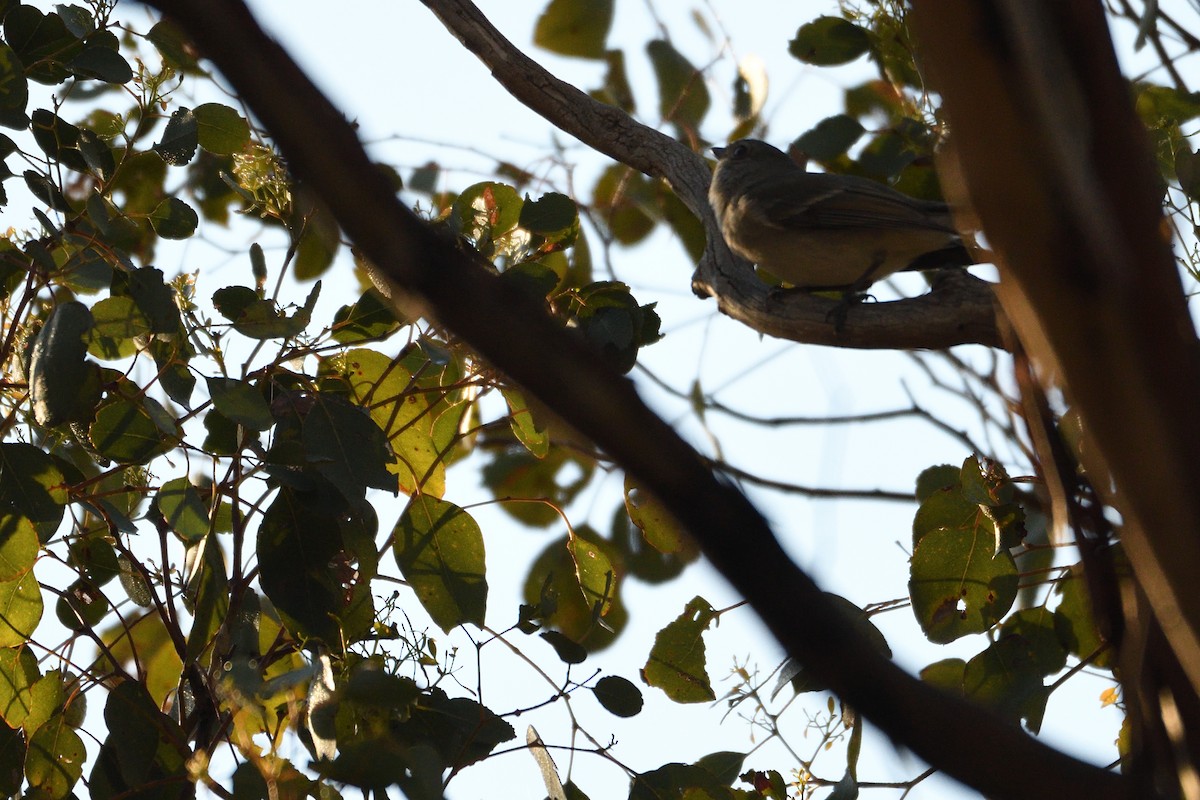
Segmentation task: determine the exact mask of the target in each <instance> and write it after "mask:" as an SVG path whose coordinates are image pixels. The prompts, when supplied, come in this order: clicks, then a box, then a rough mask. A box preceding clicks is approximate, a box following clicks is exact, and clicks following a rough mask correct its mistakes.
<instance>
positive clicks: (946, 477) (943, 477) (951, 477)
mask: <svg viewBox="0 0 1200 800" xmlns="http://www.w3.org/2000/svg"><path fill="white" fill-rule="evenodd" d="M958 479H959V467H956V466H954V465H953V464H939V465H938V466H936V467H928V468H926V469H925V470H923V471H922V472H921V474H920V475H918V476H917V489H916V496H917V502H919V503H924V502H925V501H926V500H928V499H929V498H930V496H932V495H933V493H934V492H936V491H937V490H939V489H948V488H952V487H955V486H957V485H958ZM913 538H914V541H915V540H917V539H919V538H920V537H919V536H914V537H913Z"/></svg>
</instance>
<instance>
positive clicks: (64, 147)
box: [30, 108, 87, 172]
mask: <svg viewBox="0 0 1200 800" xmlns="http://www.w3.org/2000/svg"><path fill="white" fill-rule="evenodd" d="M30 119H31V125H30V132H31V133H32V134H33V139H34V141H35V142H37V145H38V147H40V148H41V149H42V152H43V153H45V154H46V155H48V156H49V157H50V158H51V159H53V160H55V161H61V162H62V163H63V164H65V165H66V166H68V167H70V168H71V169H73V170H76V171H77V172H84V171H86V170H87V162H86V161H85V160H84V158H83V153H81V152H79V150H78V145H79V128H76V127H75V126H74V125H72V124H70V123H69V122H67V121H66V120H64V119H63V118H62V117H60V116H58V115H57V114H55V113H54V112H52V111H47V110H46V109H44V108H39V109H37V110H36V111H34V112H33V114H32V115H31V117H30Z"/></svg>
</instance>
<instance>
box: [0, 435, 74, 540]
mask: <svg viewBox="0 0 1200 800" xmlns="http://www.w3.org/2000/svg"><path fill="white" fill-rule="evenodd" d="M67 499H68V494H67V485H66V479H65V478H64V477H63V474H62V472H61V471H60V470H59V468H58V467H57V466H56V465H55V463H54V460H53V459H52V458H50V456H48V455H46V453H45V452H43V451H42V450H41V449H40V448H37V447H34V446H33V445H31V444H24V443H20V442H7V443H4V444H0V508H3V510H4V511H6V512H8V513H16V514H19V515H21V516H24V517H27V518H28V519H29V520H30V521H32V522H33V524H34V526H35V527H36V528H37V531H38V539H39V540H40V541H42V542H45V541H48V540H49V539H50V537H51V536H53V535H54V533H55V531H57V530H58V526H59V523H60V522H61V521H62V518H63V513H64V512H65V510H66V509H65V506H66V502H67Z"/></svg>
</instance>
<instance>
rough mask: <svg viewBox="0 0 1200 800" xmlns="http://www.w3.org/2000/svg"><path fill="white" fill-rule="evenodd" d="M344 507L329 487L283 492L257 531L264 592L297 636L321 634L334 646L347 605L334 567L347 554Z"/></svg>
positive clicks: (337, 639)
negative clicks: (341, 521) (342, 520)
mask: <svg viewBox="0 0 1200 800" xmlns="http://www.w3.org/2000/svg"><path fill="white" fill-rule="evenodd" d="M341 507H344V502H343V501H340V499H339V498H338V496H337V495H336V493H335V492H334V491H333V490H332V489H331V488H329V487H325V488H323V489H321V490H319V491H301V490H298V489H292V488H290V487H286V486H285V487H283V488H281V489H280V490H279V493H278V494H277V495H276V497H275V500H274V501H273V502H272V503H271V505H270V506H269V507H268V508H267V510H266V512H264V514H263V519H262V524H261V525H260V526H259V530H258V546H257V553H258V563H259V570H260V573H261V577H260V579H259V580H260V583H261V585H262V590H263V593H264V594H266V596H267V597H268V598H269V599H270V601H271V602H272V603H273V604H274V605H275V608H276V609H277V610H278V611H279V614H280V616H281V617H282V618H283V619H284V621H285V622H286V623H287V625H288V627H289V628H290V629H291V630H293V631H294V632H296V633H298V634H300V635H303V636H316V637H319V638H321V639H322V640H324V641H325V643H326V644H327V645H328V646H330V647H334V646H335V645H336V644H337V643H338V642H339V641H340V639H341V634H340V629H339V625H338V620H339V617H340V615H341V614H342V612H343V611H344V610H345V609H346V607H347V598H346V597H345V588H344V587H343V586H342V584H341V581H340V580H339V578H338V576H337V575H336V574H334V573H333V571H332V570H331V569H330V568H329V565H330V563H331V562H333V561H334V560H335V559H336V558H337V557H338V554H339V553H341V552H342V550H343V547H344V545H343V543H342V537H341V532H340V529H339V525H338V511H339V508H341Z"/></svg>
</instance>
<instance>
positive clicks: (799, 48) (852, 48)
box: [788, 17, 871, 67]
mask: <svg viewBox="0 0 1200 800" xmlns="http://www.w3.org/2000/svg"><path fill="white" fill-rule="evenodd" d="M870 48H871V37H870V35H869V34H868V33H867V32H866V31H865V30H863V29H862V28H860V27H858V26H857V25H855V24H854V23H852V22H849V21H848V20H844V19H842V18H841V17H817V18H816V19H815V20H813V21H812V22H809V23H806V24H804V25H802V26H800V30H799V31H797V32H796V38H795V39H792V40H791V41H790V42H788V52H789V53H791V54H792V56H793V57H794V58H798V59H800V60H801V61H803V62H804V63H806V64H813V65H815V66H818V67H831V66H835V65H837V64H846V63H848V62H850V61H853V60H854V59H856V58H858V57H859V56H861V55H862V54H863V53H865V52H867V51H868V50H869V49H870Z"/></svg>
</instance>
